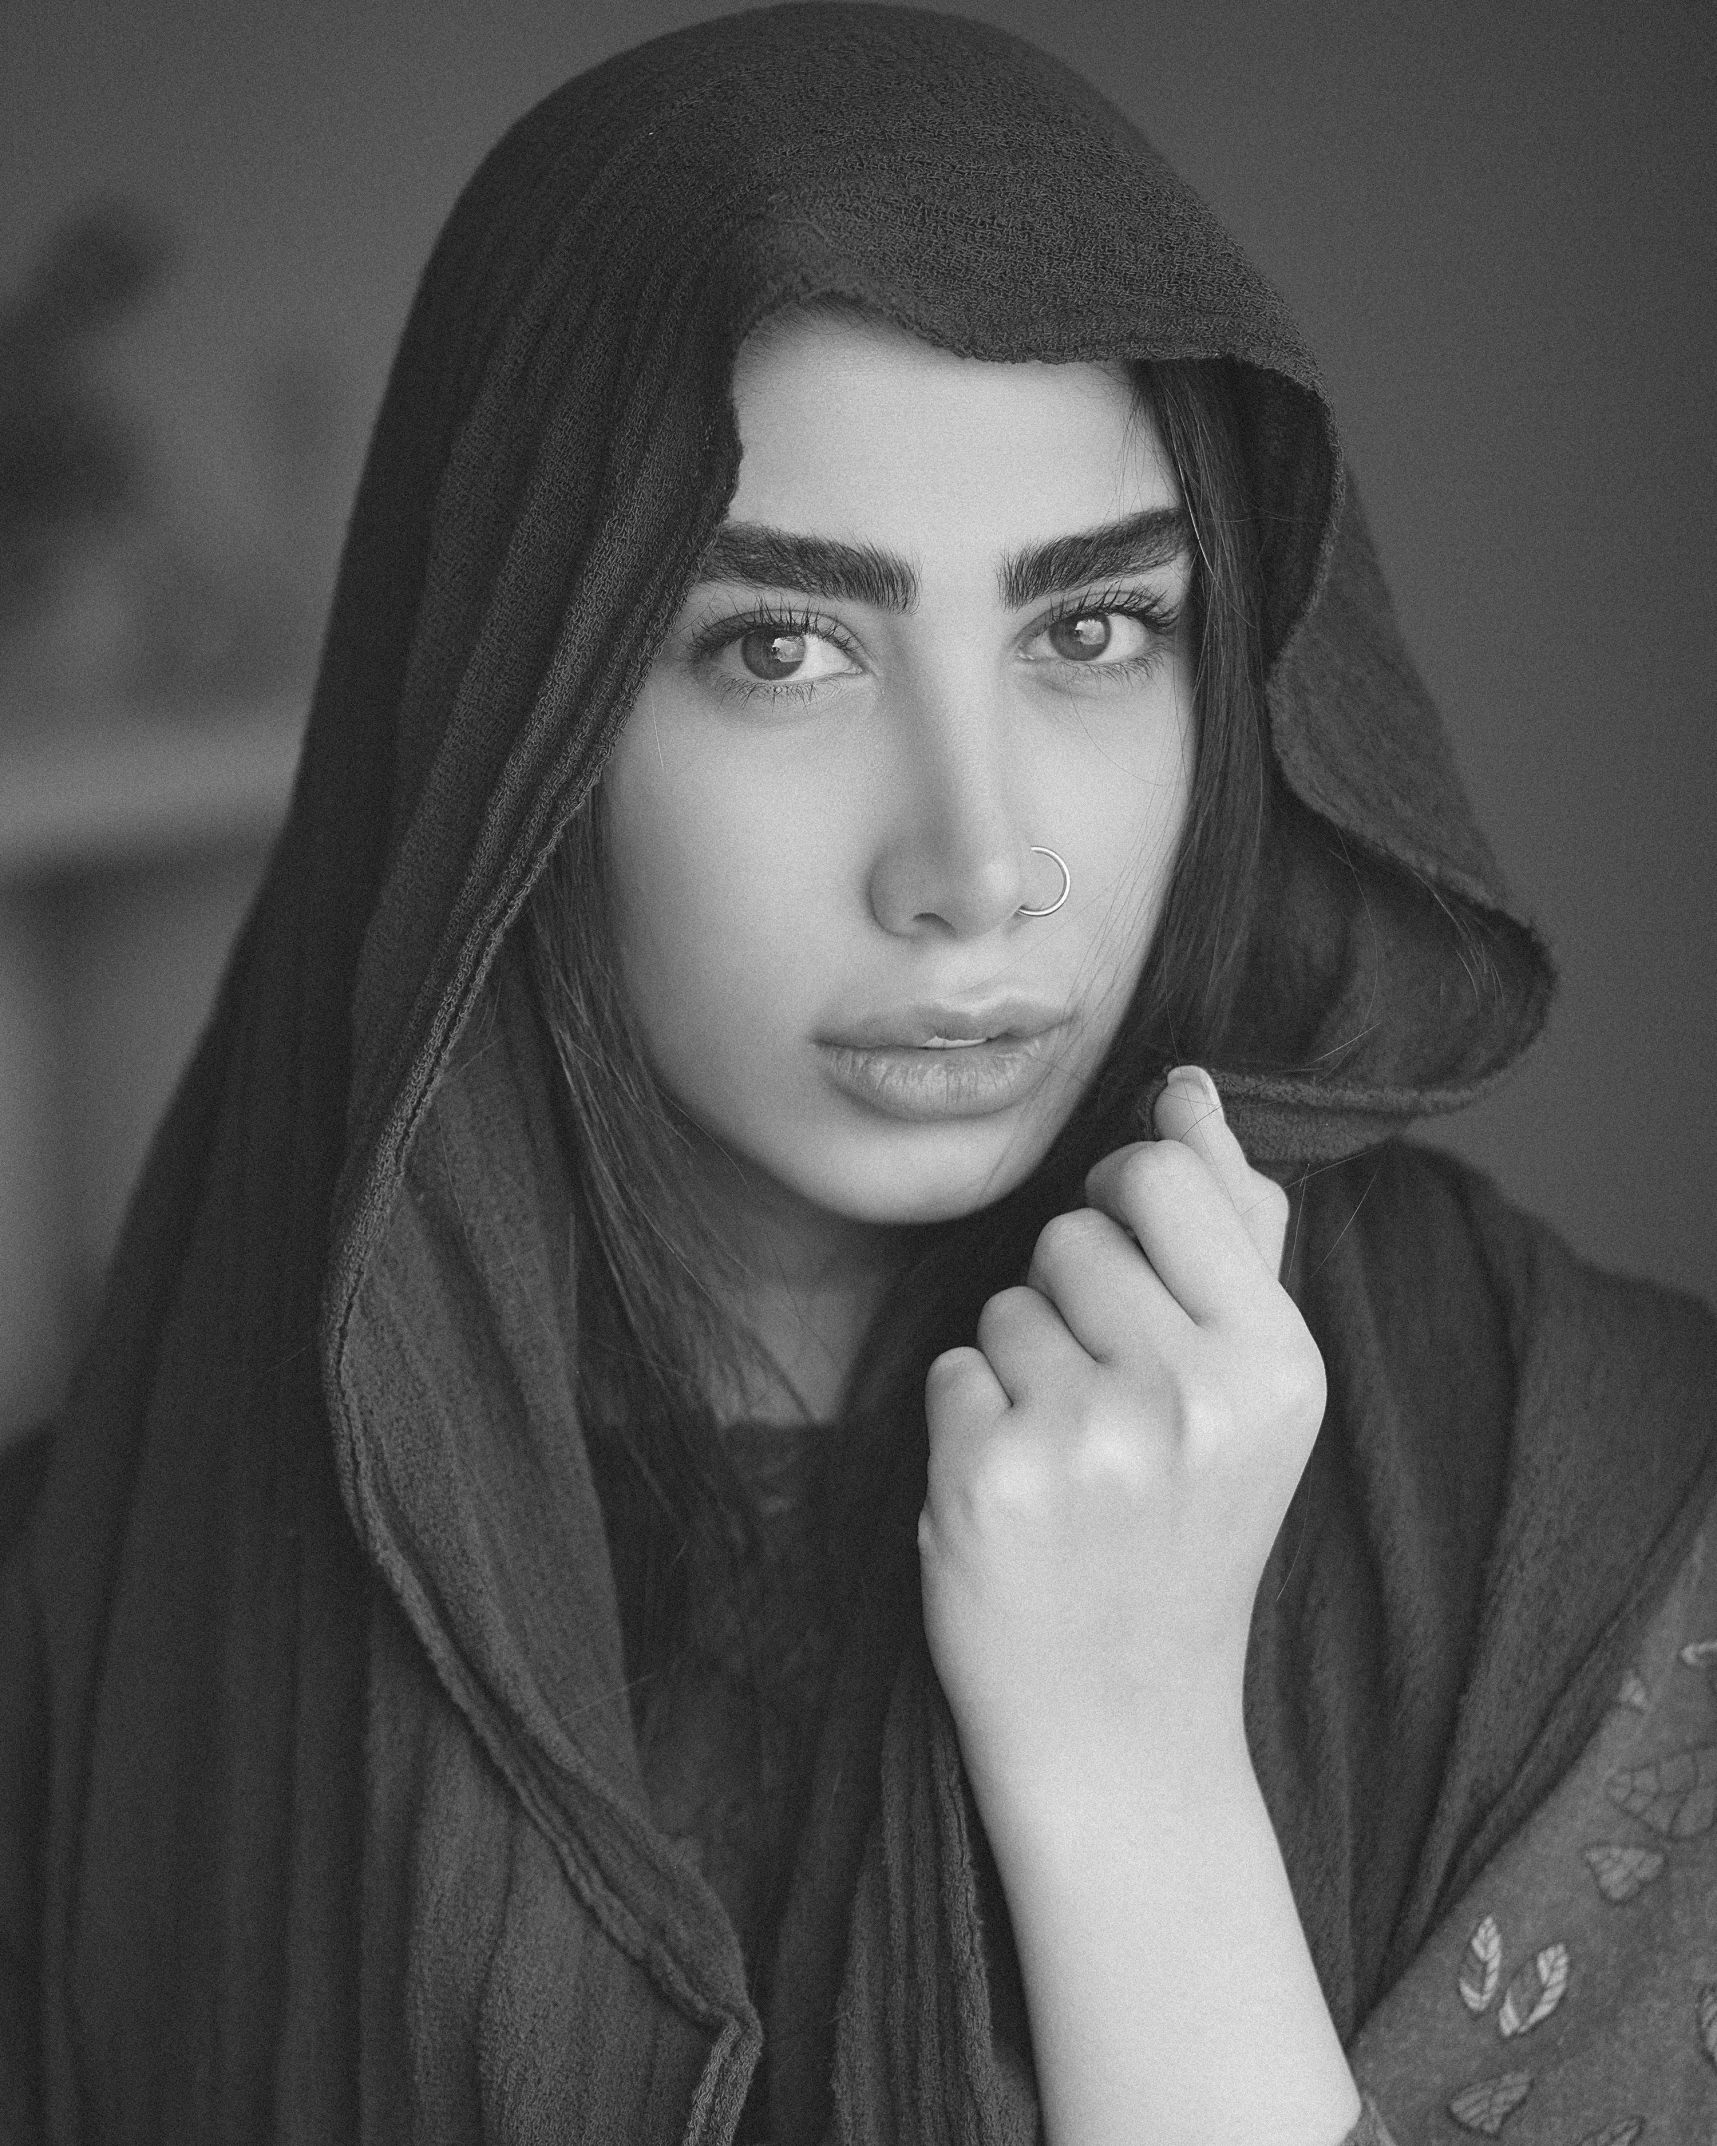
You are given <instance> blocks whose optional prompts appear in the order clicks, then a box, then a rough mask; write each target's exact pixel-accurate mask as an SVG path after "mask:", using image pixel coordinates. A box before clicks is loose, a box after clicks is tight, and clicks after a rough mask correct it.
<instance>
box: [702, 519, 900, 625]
mask: <svg viewBox="0 0 1717 2146" xmlns="http://www.w3.org/2000/svg"><path fill="white" fill-rule="evenodd" d="M698 574H699V578H700V579H702V580H704V581H740V582H744V583H747V584H748V585H749V586H750V587H752V588H758V589H793V590H795V591H797V593H798V594H799V595H801V596H821V597H823V598H824V599H825V600H826V601H828V602H829V603H848V604H870V605H871V606H873V607H874V608H875V609H876V610H878V611H910V610H911V609H912V607H913V605H914V604H915V603H916V602H917V601H918V576H917V574H916V573H915V572H914V570H913V568H912V567H911V566H910V565H909V564H908V563H907V561H906V560H904V559H902V558H899V557H897V555H896V554H895V553H893V552H889V551H879V550H877V548H876V547H875V546H874V545H872V544H842V543H838V542H836V540H835V539H834V538H833V537H813V536H795V535H794V534H793V533H792V532H791V531H790V530H787V529H771V528H769V527H767V526H766V525H765V524H764V523H762V522H723V523H722V525H721V527H720V528H719V529H718V530H717V531H716V533H715V536H714V538H713V540H712V541H711V544H710V547H709V550H708V551H707V552H706V553H705V554H704V560H703V564H702V566H700V567H699V569H698Z"/></svg>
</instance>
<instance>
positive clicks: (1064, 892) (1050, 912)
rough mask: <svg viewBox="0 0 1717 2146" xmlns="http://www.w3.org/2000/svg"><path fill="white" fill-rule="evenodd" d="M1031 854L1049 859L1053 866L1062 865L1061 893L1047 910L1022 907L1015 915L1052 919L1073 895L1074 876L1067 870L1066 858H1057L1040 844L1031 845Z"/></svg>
mask: <svg viewBox="0 0 1717 2146" xmlns="http://www.w3.org/2000/svg"><path fill="white" fill-rule="evenodd" d="M1031 853H1032V855H1033V856H1034V857H1047V858H1048V859H1049V860H1050V862H1051V863H1052V864H1058V865H1060V867H1061V892H1060V893H1059V894H1058V895H1057V896H1056V897H1055V899H1054V901H1052V902H1051V903H1050V905H1049V907H1048V908H1047V909H1026V908H1024V907H1021V908H1019V909H1016V910H1015V911H1014V915H1015V916H1021V917H1052V916H1054V914H1055V912H1056V911H1057V910H1058V909H1059V908H1060V907H1061V905H1062V903H1063V902H1064V901H1066V899H1067V897H1068V895H1069V894H1071V893H1072V891H1073V874H1072V873H1071V872H1070V871H1069V870H1068V869H1067V859H1066V858H1065V857H1059V856H1057V855H1056V853H1055V851H1054V850H1052V849H1045V848H1043V846H1042V845H1041V844H1040V843H1037V842H1034V843H1033V844H1032V845H1031Z"/></svg>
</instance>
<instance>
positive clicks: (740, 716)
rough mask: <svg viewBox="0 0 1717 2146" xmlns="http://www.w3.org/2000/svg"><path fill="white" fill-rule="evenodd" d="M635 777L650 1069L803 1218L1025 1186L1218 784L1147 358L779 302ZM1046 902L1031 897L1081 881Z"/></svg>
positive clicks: (914, 1210)
mask: <svg viewBox="0 0 1717 2146" xmlns="http://www.w3.org/2000/svg"><path fill="white" fill-rule="evenodd" d="M734 402H735V408H736V411H737V415H738V421H739V439H740V446H741V459H740V467H739V486H738V490H737V491H736V493H735V495H734V499H733V504H732V507H731V508H730V510H729V516H728V520H727V522H726V523H725V524H724V525H723V527H722V529H721V531H720V533H719V535H718V537H717V540H716V543H715V546H714V549H713V550H712V552H711V555H710V557H709V559H708V560H707V561H706V563H705V567H704V570H703V573H702V576H701V578H700V579H699V581H698V582H697V584H696V586H695V587H694V588H693V589H692V590H691V593H690V595H689V596H688V597H687V600H686V602H685V604H684V606H683V608H682V609H681V611H680V612H679V614H678V616H677V617H676V618H675V620H674V622H673V625H672V627H671V629H670V631H669V633H668V636H667V639H666V642H665V643H664V645H663V647H662V650H661V652H660V654H659V656H658V657H657V659H656V661H655V663H654V665H653V667H652V669H651V671H650V673H649V676H648V678H647V680H646V682H645V685H644V689H643V691H642V693H641V694H640V696H639V699H638V702H637V705H636V707H635V708H634V710H633V712H632V714H631V716H630V718H629V720H628V722H627V725H626V729H625V731H624V734H623V735H622V737H621V740H620V743H619V746H618V749H617V752H616V756H615V759H614V761H613V764H612V766H611V769H610V771H609V774H608V777H607V782H606V809H607V813H608V835H609V842H610V859H611V871H612V901H613V911H614V919H615V926H616V930H617V934H618V948H619V955H620V961H621V969H622V974H623V977H624V980H625V985H626V989H627V991H628V994H629V997H630V1002H631V1005H632V1008H633V1010H634V1013H635V1016H636V1019H637V1021H638V1024H639V1027H640V1030H641V1033H642V1036H643V1039H644V1043H645V1047H646V1049H647V1051H648V1054H649V1056H650V1059H651V1062H652V1064H653V1065H654V1067H655V1069H656V1072H657V1074H658V1076H659V1077H660V1078H661V1080H662V1081H663V1082H664V1083H665V1085H666V1086H667V1088H668V1089H669V1090H670V1091H671V1093H672V1094H673V1095H674V1097H675V1098H676V1099H677V1101H678V1102H679V1103H680V1105H681V1106H682V1108H683V1109H684V1110H685V1111H686V1112H687V1113H688V1115H689V1116H690V1118H691V1119H692V1120H693V1121H694V1123H695V1124H696V1125H697V1126H699V1127H700V1128H701V1129H702V1130H703V1131H704V1132H705V1133H706V1134H707V1135H708V1136H709V1137H710V1139H711V1140H712V1141H713V1142H714V1143H716V1144H717V1146H718V1147H719V1149H720V1150H722V1151H725V1153H726V1154H727V1155H728V1156H729V1157H731V1158H732V1159H734V1160H735V1161H737V1162H739V1163H740V1164H741V1165H742V1166H743V1176H744V1178H745V1180H746V1181H747V1182H748V1183H749V1184H751V1186H752V1187H753V1188H754V1189H755V1190H756V1191H757V1192H759V1193H762V1194H765V1195H767V1196H768V1197H769V1198H770V1199H771V1200H776V1201H779V1200H780V1199H781V1198H782V1197H784V1198H785V1199H786V1201H787V1202H788V1203H789V1205H790V1206H792V1207H793V1208H795V1209H796V1210H797V1211H798V1212H799V1213H800V1214H801V1215H802V1216H803V1217H804V1218H805V1219H811V1218H812V1217H820V1218H822V1219H824V1220H827V1221H830V1222H833V1221H836V1220H838V1221H840V1222H842V1223H846V1224H851V1223H874V1224H902V1223H916V1222H930V1221H937V1220H943V1219H946V1218H948V1217H950V1216H954V1215H959V1214H964V1213H968V1212H970V1211H972V1210H973V1209H975V1208H978V1207H981V1206H984V1205H987V1204H988V1203H989V1202H990V1201H992V1200H995V1199H997V1198H999V1197H1000V1196H1001V1195H1002V1194H1004V1193H1005V1192H1007V1191H1009V1190H1010V1189H1011V1188H1012V1187H1013V1186H1015V1185H1017V1184H1018V1183H1019V1182H1020V1181H1021V1180H1022V1179H1023V1178H1024V1177H1025V1176H1027V1174H1028V1173H1029V1172H1030V1171H1031V1169H1032V1168H1033V1166H1034V1165H1035V1164H1036V1163H1037V1162H1038V1161H1039V1159H1040V1158H1041V1157H1042V1155H1043V1154H1044V1152H1045V1150H1046V1149H1047V1148H1048V1146H1049V1144H1050V1142H1051V1140H1052V1139H1053V1138H1054V1136H1055V1134H1056V1132H1057V1131H1058V1130H1059V1128H1060V1127H1061V1125H1062V1124H1063V1123H1064V1121H1065V1120H1066V1118H1067V1117H1068V1115H1069V1113H1070V1112H1071V1110H1072V1109H1073V1106H1074V1104H1075V1102H1076V1101H1077V1100H1078V1097H1079V1095H1080V1092H1081V1091H1082V1089H1083V1088H1084V1087H1085V1086H1086V1084H1087V1083H1088V1081H1089V1080H1090V1078H1091V1076H1092V1074H1093V1073H1094V1071H1095V1070H1096V1068H1097V1066H1098V1064H1099V1062H1100V1060H1101V1059H1102V1057H1103V1054H1104V1052H1105V1050H1106V1048H1107V1046H1108V1044H1109V1042H1110V1040H1111V1038H1112V1037H1113V1035H1114V1032H1115V1029H1116V1026H1117V1024H1118V1023H1119V1021H1120V1019H1121V1016H1122V1014H1123V1012H1124V1011H1125V1009H1126V1005H1127V1002H1128V999H1129V996H1130V994H1131V992H1132V990H1133V986H1134V984H1135V982H1136V981H1137V978H1138V975H1139V970H1140V967H1141V965H1142V963H1143V961H1144V958H1145V955H1146V952H1147V950H1148V948H1149V946H1150V943H1151V938H1152V935H1153V933H1154V931H1155V929H1156V924H1157V920H1158V917H1159V914H1160V912H1161V907H1162V902H1163V898H1164V894H1165V892H1166V889H1167V886H1168V881H1169V876H1170V872H1171V870H1172V867H1173V864H1174V859H1175V853H1176V848H1177V845H1178V842H1179V838H1180V833H1181V827H1182V823H1183V820H1184V817H1185V812H1186V805H1187V798H1188V793H1189V788H1190V782H1191V774H1192V764H1193V752H1194V718H1193V695H1192V683H1191V665H1190V660H1189V651H1188V645H1187V642H1188V637H1187V634H1186V632H1185V631H1184V630H1183V628H1182V626H1181V623H1180V621H1181V618H1182V615H1183V612H1184V610H1185V608H1186V598H1187V592H1188V584H1189V577H1190V573H1191V559H1190V530H1189V528H1188V526H1187V524H1186V520H1185V516H1184V513H1183V510H1182V504H1181V498H1180V493H1179V489H1178V487H1177V485H1176V482H1175V478H1174V474H1173V471H1172V468H1171V466H1170V464H1169V462H1168V459H1167V457H1166V456H1165V454H1164V452H1163V449H1162V447H1161V445H1160V443H1159V441H1158V440H1157V438H1156V435H1155V432H1154V429H1153V428H1152V426H1151V424H1150V423H1149V421H1148V419H1147V418H1146V416H1145V415H1144V413H1143V411H1142V409H1141V408H1140V406H1139V405H1138V403H1137V401H1136V400H1135V397H1134V395H1133V392H1132V390H1131V388H1130V386H1129V385H1128V383H1127V381H1126V378H1125V376H1124V374H1123V373H1122V372H1121V371H1120V370H1119V369H1118V368H1117V369H1114V370H1111V369H1109V368H1106V367H1101V366H1096V365H1043V364H1009V365H998V364H989V363H985V362H980V361H978V360H975V359H969V358H958V357H952V356H950V355H948V354H947V353H946V352H943V351H939V350H936V349H933V348H932V347H931V346H930V345H928V344H926V343H923V342H920V341H918V340H917V339H916V338H914V337H911V336H909V335H907V334H905V333H904V332H902V331H899V330H897V329H894V328H891V327H888V326H886V325H883V324H880V323H879V324H877V325H874V326H873V325H871V324H870V323H868V322H864V321H852V320H849V319H846V318H844V317H841V316H830V315H827V314H817V313H814V312H813V313H807V314H803V315H798V316H791V315H790V316H787V317H786V318H785V319H784V320H783V321H782V322H780V323H778V324H775V325H773V326H772V327H770V328H769V329H768V330H767V331H766V332H765V333H763V334H762V335H760V336H758V337H755V338H753V339H752V341H751V342H749V343H748V344H747V345H746V346H745V348H744V349H743V350H742V352H741V353H740V357H739V361H738V364H737V366H736V369H735V374H734ZM1038 848H1042V849H1048V850H1053V851H1055V852H1056V853H1057V854H1058V855H1059V856H1060V857H1061V858H1063V859H1064V860H1065V862H1066V867H1067V873H1068V875H1069V892H1068V895H1067V899H1066V901H1065V902H1064V903H1062V905H1061V906H1060V907H1059V908H1058V909H1056V910H1055V912H1054V914H1053V915H1049V916H1042V917H1032V916H1028V915H1025V914H1023V913H1022V912H1023V911H1024V910H1025V909H1027V908H1046V907H1048V906H1049V905H1051V904H1052V903H1054V901H1055V900H1056V897H1057V895H1058V894H1059V893H1060V892H1061V888H1062V872H1061V868H1060V867H1059V866H1058V865H1057V864H1056V863H1055V862H1054V861H1053V859H1052V858H1050V857H1047V856H1044V855H1041V854H1038Z"/></svg>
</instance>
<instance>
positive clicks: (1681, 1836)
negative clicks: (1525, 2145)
mask: <svg viewBox="0 0 1717 2146" xmlns="http://www.w3.org/2000/svg"><path fill="white" fill-rule="evenodd" d="M1714 1686H1717V1528H1714V1527H1713V1524H1712V1521H1711V1519H1710V1518H1709V1517H1708V1518H1707V1520H1706V1523H1705V1528H1704V1530H1703V1531H1702V1532H1701V1534H1700V1535H1699V1536H1698V1537H1697V1538H1696V1539H1695V1542H1694V1546H1693V1549H1692V1551H1691V1553H1690V1554H1689V1557H1688V1558H1687V1560H1686V1562H1685V1563H1684V1565H1683V1567H1682V1569H1681V1571H1680V1573H1679V1575H1678V1577H1677V1579H1676V1581H1675V1582H1674V1584H1673V1585H1672V1586H1671V1588H1670V1590H1669V1592H1668V1594H1667V1595H1666V1597H1665V1599H1664V1602H1663V1604H1662V1605H1661V1607H1660V1608H1659V1610H1658V1612H1657V1613H1656V1615H1655V1616H1654V1618H1653V1620H1652V1622H1651V1624H1650V1625H1649V1626H1648V1627H1647V1629H1646V1631H1645V1633H1644V1635H1643V1637H1642V1640H1641V1642H1640V1644H1639V1646H1638V1647H1637V1649H1636V1652H1635V1656H1634V1660H1633V1662H1632V1663H1631V1664H1630V1665H1629V1667H1628V1668H1627V1670H1626V1672H1625V1674H1624V1675H1623V1677H1622V1679H1621V1681H1620V1685H1619V1688H1618V1689H1617V1691H1616V1694H1615V1697H1614V1700H1613V1703H1612V1704H1611V1706H1610V1708H1609V1711H1608V1713H1607V1715H1606V1717H1605V1719H1604V1721H1603V1723H1602V1724H1601V1726H1600V1727H1599V1729H1598V1732H1597V1733H1596V1735H1595V1736H1594V1737H1593V1739H1592V1741H1591V1743H1590V1744H1589V1745H1588V1746H1587V1748H1586V1750H1585V1751H1584V1752H1583V1754H1582V1755H1581V1757H1580V1758H1579V1759H1578V1760H1577V1761H1576V1763H1575V1765H1574V1767H1573V1768H1572V1769H1571V1770H1570V1772H1569V1773H1568V1774H1567V1775H1566V1776H1565V1777H1564V1778H1563V1780H1562V1781H1561V1782H1560V1783H1559V1784H1558V1786H1557V1787H1556V1788H1555V1789H1554V1790H1553V1792H1552V1793H1551V1795H1550V1796H1549V1797H1548V1798H1547V1799H1546V1801H1545V1802H1544V1803H1543V1804H1542V1805H1541V1806H1540V1807H1539V1809H1538V1810H1537V1811H1536V1812H1534V1813H1533V1815H1532V1816H1531V1817H1530V1818H1529V1819H1528V1821H1527V1822H1526V1824H1525V1825H1524V1826H1523V1827H1522V1828H1521V1829H1520V1831H1519V1832H1518V1833H1517V1834H1516V1835H1515V1836H1514V1838H1513V1839H1512V1840H1510V1841H1509V1842H1508V1843H1507V1844H1506V1845H1505V1846H1504V1847H1503V1848H1502V1849H1501V1850H1500V1851H1499V1853H1498V1854H1497V1855H1496V1856H1495V1857H1494V1858H1493V1859H1492V1861H1491V1862H1490V1863H1489V1864H1487V1865H1486V1867H1485V1868H1484V1869H1483V1870H1482V1871H1481V1872H1480V1874H1479V1876H1478V1878H1477V1879H1476V1880H1475V1882H1474V1883H1473V1885H1472V1887H1471V1888H1470V1889H1469V1891H1468V1892H1467V1893H1466V1895H1465V1896H1464V1897H1463V1898H1462V1899H1461V1900H1459V1901H1458V1902H1457V1903H1456V1904H1455V1906H1454V1907H1453V1908H1452V1909H1451V1911H1450V1912H1449V1913H1448V1915H1446V1916H1445V1917H1444V1919H1443V1921H1442V1922H1441V1923H1440V1924H1439V1925H1438V1926H1437V1928H1436V1929H1435V1930H1434V1931H1433V1932H1432V1934H1431V1936H1430V1937H1429V1938H1428V1939H1427V1940H1426V1942H1425V1945H1424V1946H1423V1948H1422V1949H1421V1951H1420V1953H1419V1955H1418V1956H1417V1958H1415V1959H1414V1961H1413V1962H1412V1963H1411V1964H1410V1966H1409V1967H1408V1970H1407V1972H1406V1973H1405V1974H1404V1975H1403V1976H1402V1978H1401V1980H1400V1981H1399V1982H1398V1983H1397V1984H1396V1985H1395V1987H1394V1988H1393V1989H1392V1990H1391V1991H1390V1992H1389V1994H1388V1995H1387V1996H1386V1997H1385V1999H1384V2000H1383V2002H1382V2004H1381V2005H1379V2007H1378V2008H1377V2010H1376V2012H1374V2013H1373V2014H1372V2016H1371V2017H1370V2018H1369V2019H1368V2020H1367V2021H1365V2022H1364V2024H1363V2025H1362V2027H1361V2030H1360V2033H1359V2035H1358V2037H1357V2038H1356V2040H1355V2043H1354V2046H1353V2049H1352V2050H1351V2052H1350V2056H1351V2059H1352V2062H1353V2066H1354V2070H1355V2073H1356V2076H1357V2077H1358V2079H1359V2082H1360V2085H1361V2088H1362V2089H1363V2090H1364V2092H1365V2093H1366V2094H1367V2095H1368V2096H1369V2097H1370V2100H1371V2102H1372V2104H1373V2105H1374V2107H1375V2109H1376V2110H1377V2111H1378V2112H1379V2116H1380V2119H1381V2120H1384V2121H1386V2122H1387V2123H1388V2125H1389V2126H1391V2127H1392V2128H1393V2129H1394V2131H1395V2134H1396V2136H1397V2137H1402V2138H1419V2137H1431V2136H1436V2137H1438V2138H1441V2137H1445V2136H1450V2137H1454V2136H1471V2137H1474V2138H1497V2137H1502V2136H1506V2135H1507V2128H1508V2127H1511V2126H1512V2125H1513V2123H1514V2121H1515V2119H1516V2117H1517V2114H1518V2115H1519V2116H1520V2117H1521V2119H1522V2122H1521V2127H1520V2131H1519V2134H1518V2135H1520V2136H1521V2137H1523V2138H1524V2137H1527V2136H1530V2137H1531V2138H1533V2139H1543V2140H1545V2141H1549V2142H1553V2146H1561V2142H1564V2141H1565V2142H1566V2146H1632V2142H1633V2141H1634V2140H1635V2139H1637V2138H1639V2137H1641V2136H1642V2135H1649V2137H1650V2138H1653V2139H1655V2138H1695V2137H1700V2138H1703V2137H1707V2136H1710V2135H1711V2131H1712V2126H1713V2121H1714V2119H1717V1825H1714V1821H1717V1691H1714ZM1451 2122H1452V2123H1453V2125H1454V2127H1455V2130H1454V2131H1453V2132H1450V2130H1449V2125H1450V2123H1451ZM1377 2135H1378V2136H1382V2137H1386V2136H1387V2133H1386V2132H1380V2133H1379V2134H1377ZM1368 2136H1369V2134H1367V2133H1365V2132H1364V2130H1363V2129H1361V2130H1360V2131H1358V2132H1356V2133H1354V2134H1353V2137H1354V2140H1356V2141H1357V2140H1360V2139H1363V2138H1366V2137H1368Z"/></svg>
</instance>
